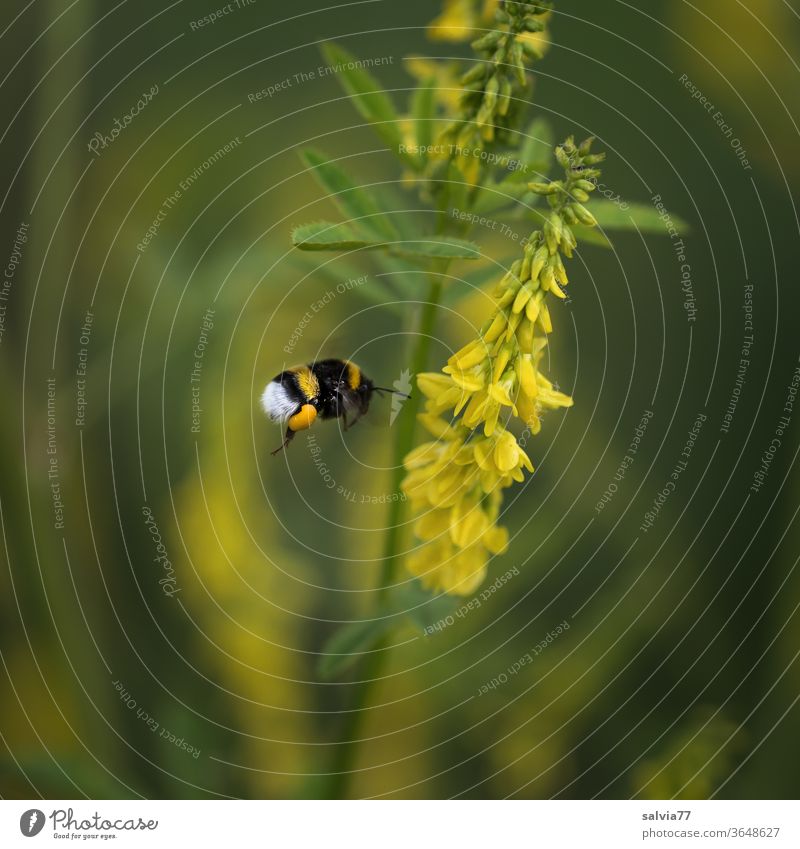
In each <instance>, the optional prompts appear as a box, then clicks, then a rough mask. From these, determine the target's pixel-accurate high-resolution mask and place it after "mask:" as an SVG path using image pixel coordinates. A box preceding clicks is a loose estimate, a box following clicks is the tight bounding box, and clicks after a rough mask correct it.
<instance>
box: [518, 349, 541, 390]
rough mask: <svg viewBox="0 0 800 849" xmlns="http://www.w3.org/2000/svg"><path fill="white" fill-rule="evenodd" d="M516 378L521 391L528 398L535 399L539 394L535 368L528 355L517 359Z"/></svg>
mask: <svg viewBox="0 0 800 849" xmlns="http://www.w3.org/2000/svg"><path fill="white" fill-rule="evenodd" d="M517 376H518V378H519V385H520V387H521V389H522V391H523V392H524V393H525V394H526V395H527V396H528V397H529V398H535V397H536V396H537V394H538V392H539V386H538V384H537V382H536V368H535V367H534V365H533V358H532V357H531V355H530V354H523V355H521V356H519V357H517Z"/></svg>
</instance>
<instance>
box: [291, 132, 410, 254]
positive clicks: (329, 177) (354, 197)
mask: <svg viewBox="0 0 800 849" xmlns="http://www.w3.org/2000/svg"><path fill="white" fill-rule="evenodd" d="M300 157H301V159H302V160H303V162H305V164H306V165H308V167H309V168H310V169H311V174H312V175H313V176H314V178H315V179H316V180H317V182H318V183H319V184H320V185H321V186H322V188H323V189H325V191H326V192H327V193H328V194H329V195H330V197H331V200H332V201H333V202H334V203H335V204H336V205H337V206H338V207H339V209H341V211H342V212H343V213H344V215H346V216H347V217H348V218H354V219H356V220H357V226H358V227H359V229H361V230H364V231H369V232H370V233H371V234H372V235H374V236H375V237H376V238H378V239H380V238H389V239H396V238H397V235H398V234H397V230H396V229H395V228H394V227H393V226H392V223H391V220H390V219H389V218H387V217H386V215H385V214H384V213H385V212H386V210H382V209H380V208H379V207H378V205H377V204H376V203H375V201H374V200H373V198H372V196H371V195H370V194H369V193H368V192H367V191H365V190H364V189H362V188H360V187H359V186H356V184H355V183H354V182H353V180H352V179H351V178H350V176H349V175H348V174H347V173H346V172H345V171H344V169H343V168H342V167H341V166H340V165H339V164H338V163H336V162H333V161H331V160H330V159H329V158H328V157H327V156H325V154H324V153H321V152H320V151H318V150H314V149H313V148H306V149H305V150H304V151H303V152H302V153H301V154H300Z"/></svg>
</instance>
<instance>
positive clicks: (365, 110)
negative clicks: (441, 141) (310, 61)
mask: <svg viewBox="0 0 800 849" xmlns="http://www.w3.org/2000/svg"><path fill="white" fill-rule="evenodd" d="M322 55H323V56H324V57H325V59H326V60H327V62H328V64H329V65H331V66H333V67H335V68H336V70H337V74H336V77H337V78H338V79H339V81H340V82H341V84H342V88H344V90H345V91H346V92H347V94H348V95H349V96H350V99H351V100H352V101H353V106H355V108H356V109H357V110H358V111H359V112H360V113H361V115H362V116H363V117H364V118H365V119H366V120H367V121H369V122H370V124H372V127H373V129H374V130H375V132H376V133H377V134H378V135H379V136H380V137H381V138H382V139H383V141H384V142H386V144H388V145H389V148H390V149H391V150H392V152H393V153H394V154H395V156H399V157H400V158H401V159H402V160H403V161H405V162H407V163H408V164H409V165H411V166H412V167H413V168H415V169H418V168H419V160H417V158H416V157H415V156H413V155H412V154H410V153H403V152H401V145H403V135H402V133H401V131H400V117H399V115H398V114H397V112H396V111H395V108H394V105H393V104H392V101H391V100H390V99H389V96H388V95H387V94H386V92H385V91H384V90H383V89H382V88H381V87H380V85H379V84H378V82H377V80H376V79H375V78H374V77H373V76H372V74H370V73H369V72H368V71H365V70H364V68H361V67H354V65H355V64H357V62H358V60H357V59H356V57H355V56H353V55H352V54H351V53H348V52H347V50H345V49H344V48H343V47H340V46H339V45H338V44H334V43H333V42H332V41H329V42H326V43H325V44H323V45H322Z"/></svg>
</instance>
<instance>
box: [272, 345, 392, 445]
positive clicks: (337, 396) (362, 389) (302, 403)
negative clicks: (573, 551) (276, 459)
mask: <svg viewBox="0 0 800 849" xmlns="http://www.w3.org/2000/svg"><path fill="white" fill-rule="evenodd" d="M373 392H392V393H394V394H396V395H404V394H405V393H403V392H397V390H395V389H386V388H385V387H383V386H375V384H374V383H373V382H372V381H371V380H370V379H369V378H368V377H367V376H366V375H365V374H364V372H362V371H361V369H360V368H359V367H358V366H357V365H356V364H355V363H352V362H350V361H349V360H318V361H317V362H313V363H309V364H308V365H304V366H294V367H292V368H289V369H286V370H285V371H282V372H281V373H280V374H277V375H275V377H273V378H272V380H271V381H270V382H269V383H268V384H267V388H266V389H265V390H264V392H263V393H262V395H261V406H262V407H263V409H264V412H265V413H266V414H267V415H268V416H269V417H270V418H271V419H272V420H273V421H276V422H285V423H286V426H287V427H286V435H285V437H284V440H283V443H282V444H281V445H279V446H278V447H277V448H276V449H275V450H274V451H273V452H272V454H277V453H278V452H279V451H281V450H282V449H284V448H286V446H287V445H288V444H289V443H290V442H291V441H292V439H293V437H294V435H295V434H296V433H297V432H298V431H300V430H306V429H307V428H310V427H311V425H312V424H314V422H315V421H316V419H317V417H319V418H320V419H339V418H340V419H342V422H343V423H344V429H345V430H347V429H348V428H349V427H352V426H353V425H354V424H355V423H356V422H357V421H358V420H359V419H360V418H361V417H362V416H363V415H365V413H366V412H367V411H368V410H369V402H370V400H371V399H372V393H373ZM405 397H406V398H407V397H409V396H407V395H406V396H405Z"/></svg>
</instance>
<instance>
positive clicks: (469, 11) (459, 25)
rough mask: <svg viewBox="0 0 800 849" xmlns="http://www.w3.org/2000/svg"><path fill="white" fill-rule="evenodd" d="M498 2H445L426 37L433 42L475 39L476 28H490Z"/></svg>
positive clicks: (479, 0) (456, 0) (449, 0)
mask: <svg viewBox="0 0 800 849" xmlns="http://www.w3.org/2000/svg"><path fill="white" fill-rule="evenodd" d="M498 6H499V0H445V3H444V10H443V11H442V14H441V15H439V17H438V18H436V19H435V20H433V21H431V23H430V24H429V26H428V37H429V38H432V39H433V40H434V41H469V40H470V39H472V38H476V37H477V36H478V35H480V33H476V32H475V30H476V28H483V27H487V26H490V25H491V23H492V21H493V20H494V14H495V12H496V11H497V7H498Z"/></svg>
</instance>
